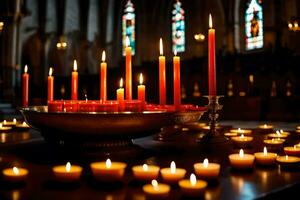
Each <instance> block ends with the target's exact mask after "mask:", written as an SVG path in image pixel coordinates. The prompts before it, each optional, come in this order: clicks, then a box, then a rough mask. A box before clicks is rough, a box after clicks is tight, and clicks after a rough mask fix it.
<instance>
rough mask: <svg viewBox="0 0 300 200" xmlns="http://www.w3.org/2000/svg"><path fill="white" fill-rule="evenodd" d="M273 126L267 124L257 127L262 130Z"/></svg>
mask: <svg viewBox="0 0 300 200" xmlns="http://www.w3.org/2000/svg"><path fill="white" fill-rule="evenodd" d="M273 127H274V126H273V125H268V124H264V125H259V126H258V128H259V129H263V130H269V129H273Z"/></svg>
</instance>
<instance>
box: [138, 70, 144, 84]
mask: <svg viewBox="0 0 300 200" xmlns="http://www.w3.org/2000/svg"><path fill="white" fill-rule="evenodd" d="M139 80H140V85H143V82H144V77H143V74H142V73H140V77H139Z"/></svg>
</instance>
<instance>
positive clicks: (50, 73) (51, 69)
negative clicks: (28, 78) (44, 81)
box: [49, 67, 53, 76]
mask: <svg viewBox="0 0 300 200" xmlns="http://www.w3.org/2000/svg"><path fill="white" fill-rule="evenodd" d="M52 74H53V68H52V67H50V68H49V76H52Z"/></svg>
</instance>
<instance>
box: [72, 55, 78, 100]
mask: <svg viewBox="0 0 300 200" xmlns="http://www.w3.org/2000/svg"><path fill="white" fill-rule="evenodd" d="M71 99H72V100H77V99H78V72H77V61H76V60H74V64H73V72H72V91H71Z"/></svg>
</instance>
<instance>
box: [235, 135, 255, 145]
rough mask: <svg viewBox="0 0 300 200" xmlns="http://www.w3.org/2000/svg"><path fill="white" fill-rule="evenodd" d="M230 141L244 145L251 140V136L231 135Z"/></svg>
mask: <svg viewBox="0 0 300 200" xmlns="http://www.w3.org/2000/svg"><path fill="white" fill-rule="evenodd" d="M231 139H232V141H233V142H234V143H235V144H236V145H238V146H245V145H248V144H250V143H251V142H252V140H253V137H250V136H244V134H242V135H240V136H235V137H231Z"/></svg>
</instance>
